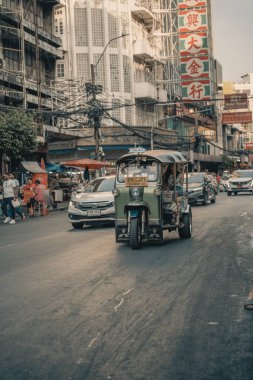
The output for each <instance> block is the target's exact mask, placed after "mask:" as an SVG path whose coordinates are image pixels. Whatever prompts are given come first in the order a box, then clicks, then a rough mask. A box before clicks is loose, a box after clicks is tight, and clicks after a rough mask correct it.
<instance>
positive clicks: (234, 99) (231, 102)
mask: <svg viewBox="0 0 253 380" xmlns="http://www.w3.org/2000/svg"><path fill="white" fill-rule="evenodd" d="M224 100H225V109H226V110H232V109H242V108H248V97H247V94H231V95H224Z"/></svg>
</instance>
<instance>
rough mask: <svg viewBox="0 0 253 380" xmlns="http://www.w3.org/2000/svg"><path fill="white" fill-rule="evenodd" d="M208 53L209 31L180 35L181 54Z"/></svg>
mask: <svg viewBox="0 0 253 380" xmlns="http://www.w3.org/2000/svg"><path fill="white" fill-rule="evenodd" d="M196 54H208V39H207V33H206V32H203V33H191V34H181V35H180V55H181V56H183V55H187V56H189V55H196Z"/></svg>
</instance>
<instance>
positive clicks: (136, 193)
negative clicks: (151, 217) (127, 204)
mask: <svg viewBox="0 0 253 380" xmlns="http://www.w3.org/2000/svg"><path fill="white" fill-rule="evenodd" d="M129 193H130V197H133V198H139V196H140V194H141V192H140V189H139V188H138V187H132V188H131V189H130V190H129Z"/></svg>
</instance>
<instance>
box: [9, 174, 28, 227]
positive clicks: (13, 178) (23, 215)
mask: <svg viewBox="0 0 253 380" xmlns="http://www.w3.org/2000/svg"><path fill="white" fill-rule="evenodd" d="M9 177H10V179H12V180H13V181H14V182H15V184H16V193H17V198H18V201H19V206H18V207H15V212H16V213H17V214H18V215H19V216H20V217H21V219H22V220H23V221H24V220H25V214H24V213H23V210H22V207H21V205H20V199H19V198H20V186H19V181H18V179H17V178H15V176H14V174H10V175H9Z"/></svg>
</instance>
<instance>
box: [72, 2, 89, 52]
mask: <svg viewBox="0 0 253 380" xmlns="http://www.w3.org/2000/svg"><path fill="white" fill-rule="evenodd" d="M74 17H75V38H76V46H88V29H87V25H88V24H87V9H85V8H75V9H74Z"/></svg>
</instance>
